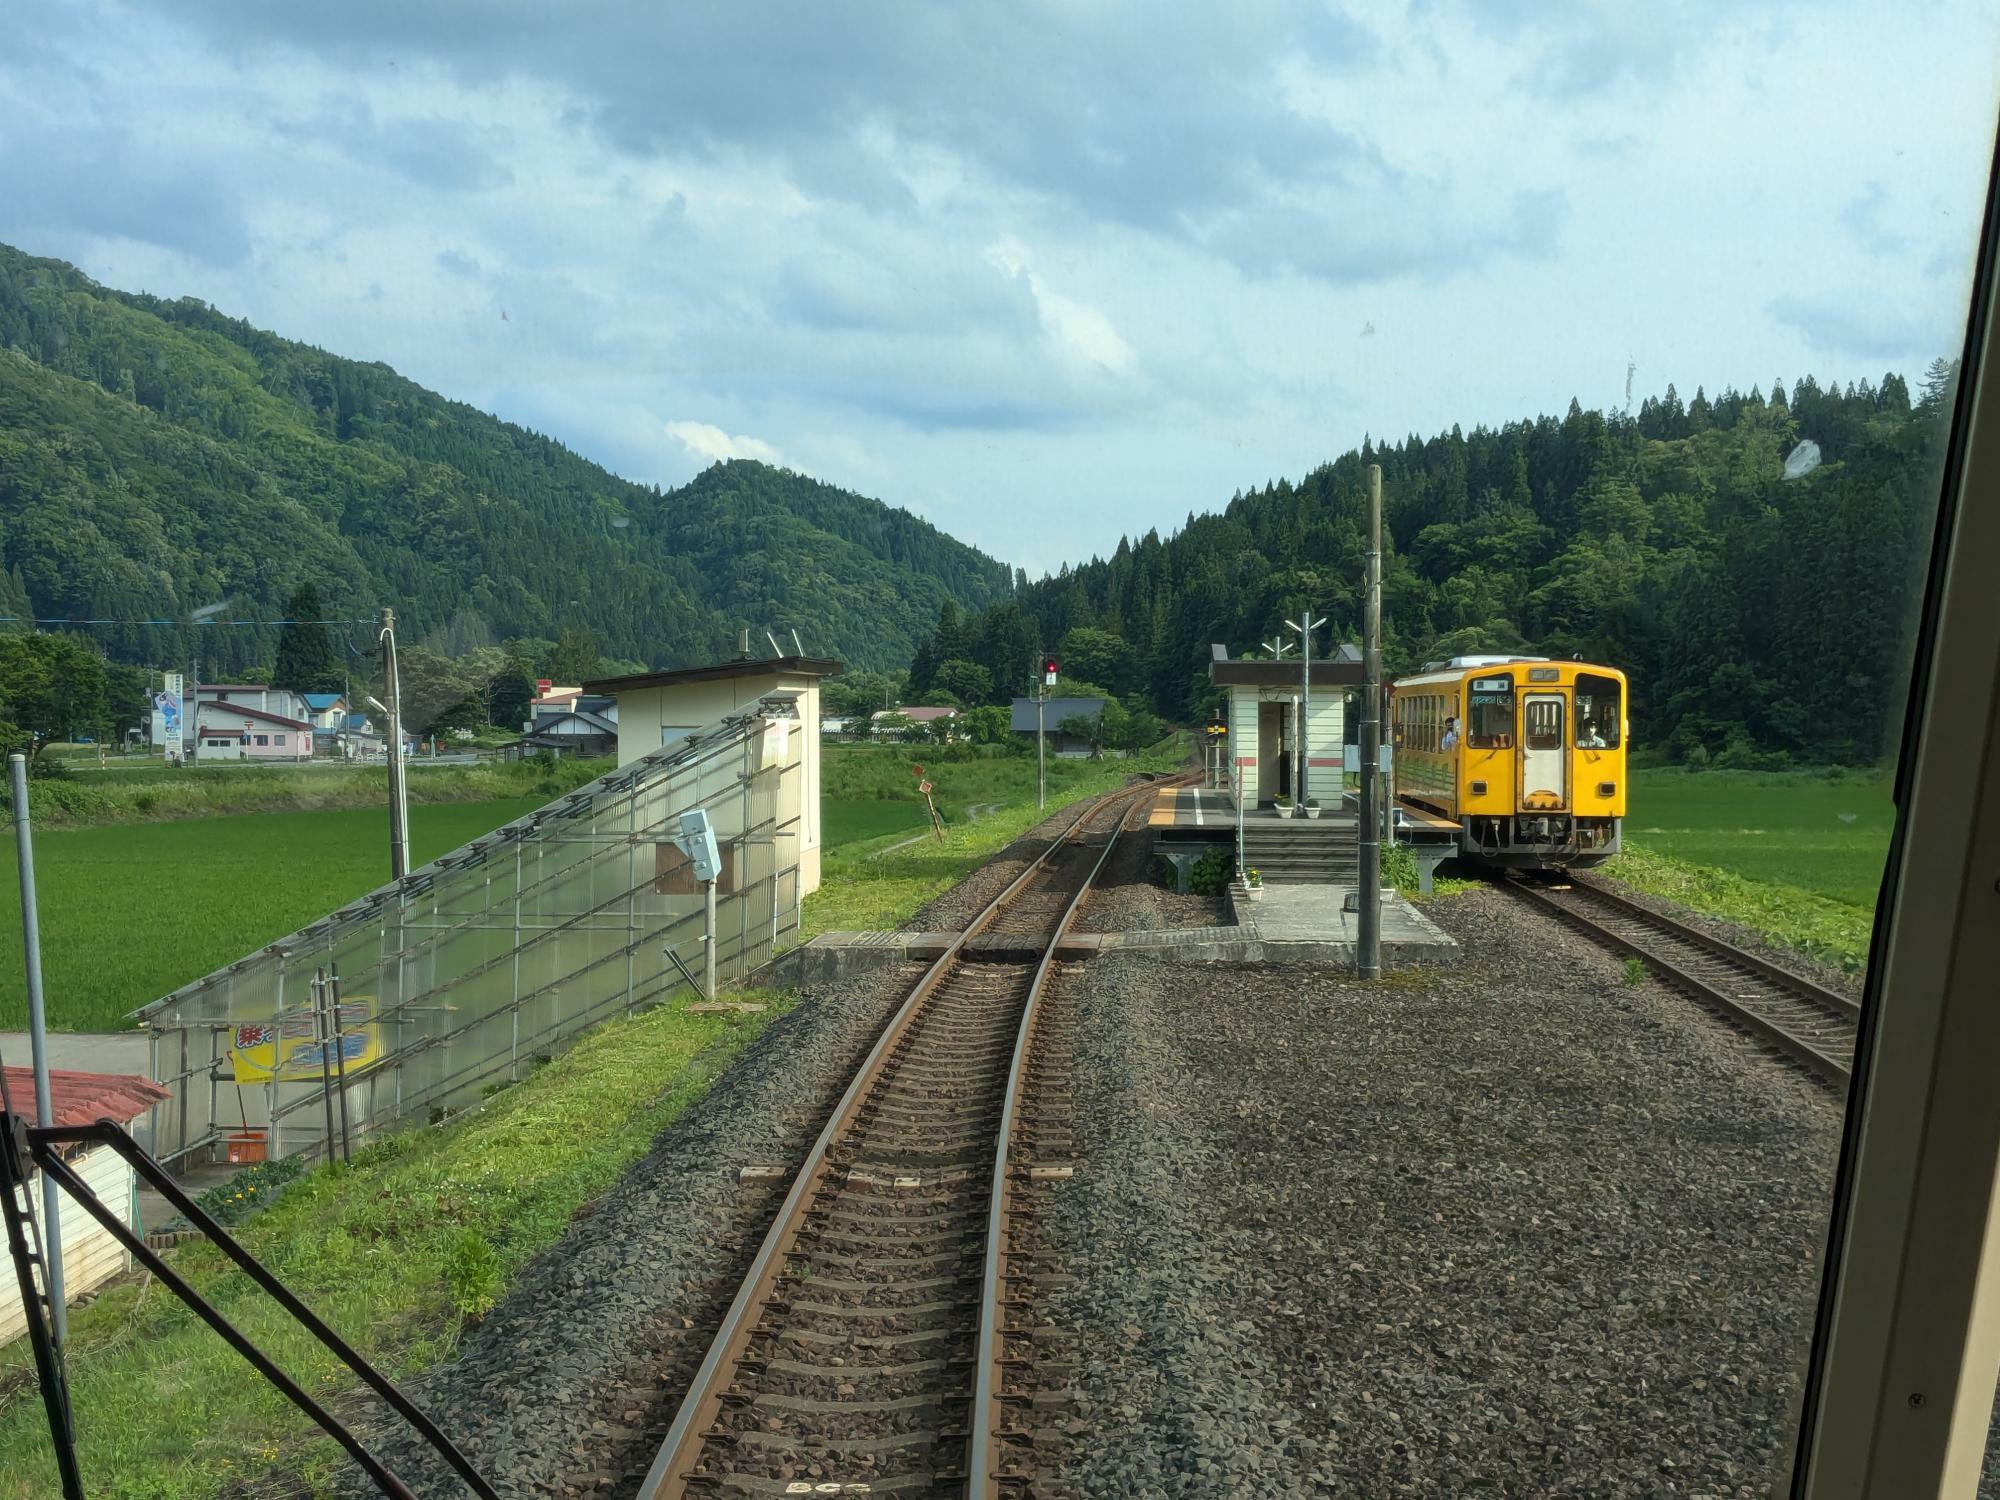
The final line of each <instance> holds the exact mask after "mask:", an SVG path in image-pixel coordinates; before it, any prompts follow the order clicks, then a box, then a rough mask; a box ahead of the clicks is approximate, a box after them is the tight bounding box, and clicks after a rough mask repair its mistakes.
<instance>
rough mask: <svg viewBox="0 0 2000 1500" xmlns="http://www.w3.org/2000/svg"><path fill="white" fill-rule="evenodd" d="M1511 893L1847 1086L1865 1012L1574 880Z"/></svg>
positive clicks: (1514, 884) (1517, 885) (1516, 884)
mask: <svg viewBox="0 0 2000 1500" xmlns="http://www.w3.org/2000/svg"><path fill="white" fill-rule="evenodd" d="M1503 883H1504V884H1505V885H1506V886H1507V888H1508V889H1509V890H1512V891H1514V892H1516V893H1517V894H1519V895H1521V896H1523V897H1525V898H1527V899H1528V900H1531V901H1533V902H1535V903H1536V904H1537V905H1540V906H1541V907H1543V908H1544V909H1545V910H1548V911H1551V912H1553V913H1555V915H1556V916H1558V917H1559V918H1561V919H1562V920H1563V921H1564V922H1566V923H1568V924H1569V925H1570V926H1571V927H1574V928H1576V929H1577V930H1578V931H1580V932H1583V933H1585V934H1586V935H1588V936H1590V937H1593V938H1595V939H1597V940H1598V941H1599V942H1601V943H1604V944H1606V945H1607V946H1609V947H1611V948H1614V949H1616V950H1617V951H1618V952H1620V953H1623V954H1626V955H1627V956H1628V957H1632V958H1636V959H1638V960H1639V961H1640V962H1642V963H1644V964H1645V965H1646V966H1647V967H1648V968H1650V969H1652V970H1653V971H1654V972H1655V973H1657V974H1659V975H1660V977H1661V978H1663V979H1665V980H1666V981H1667V982H1668V983H1670V984H1672V985H1674V986H1676V987H1677V988H1679V989H1681V990H1683V991H1685V992H1686V993H1688V994H1690V995H1692V996H1693V997H1694V998H1695V999H1697V1000H1699V1001H1700V1002H1702V1003H1703V1004H1705V1005H1707V1006H1709V1007H1710V1008H1711V1009H1713V1010H1715V1011H1717V1012H1719V1013H1720V1014H1721V1015H1723V1016H1724V1017H1725V1018H1726V1019H1728V1020H1729V1021H1731V1022H1732V1023H1733V1024H1735V1025H1737V1026H1740V1027H1741V1028H1743V1029H1744V1030H1745V1031H1748V1032H1750V1033H1751V1034H1752V1035H1753V1036H1755V1037H1756V1038H1757V1039H1758V1040H1759V1041H1761V1042H1764V1043H1765V1044H1766V1045H1768V1046H1770V1047H1772V1048H1774V1049H1776V1050H1777V1051H1778V1052H1780V1053H1781V1054H1783V1055H1784V1056H1785V1057H1787V1058H1789V1059H1790V1060H1791V1061H1793V1062H1795V1063H1797V1064H1799V1065H1800V1066H1801V1067H1803V1068H1805V1069H1806V1070H1807V1071H1808V1072H1810V1073H1812V1074H1814V1075H1815V1076H1816V1077H1818V1078H1820V1079H1823V1080H1824V1081H1826V1082H1827V1083H1830V1084H1834V1085H1836V1086H1840V1087H1845V1085H1846V1083H1847V1080H1848V1076H1849V1073H1850V1071H1851V1068H1852V1063H1853V1054H1854V1035H1855V1030H1856V1027H1857V1026H1858V1025H1859V1023H1860V1019H1861V1007H1860V1006H1859V1005H1857V1004H1856V1003H1855V1002H1854V1001H1852V1000H1850V999H1848V998H1847V997H1846V996H1845V995H1839V994H1835V993H1834V992H1833V991H1832V990H1829V989H1827V988H1826V987H1825V986H1823V985H1819V984H1815V983H1814V982H1813V981H1812V980H1810V979H1807V978H1806V977H1805V976H1804V975H1802V974H1795V973H1793V972H1792V971H1791V970H1789V969H1786V968H1783V967H1781V966H1779V965H1777V964H1774V963H1772V962H1771V961H1770V960H1768V959H1765V958H1760V957H1759V956H1758V955H1756V954H1754V953H1751V952H1748V951H1746V950H1745V949H1742V948H1739V947H1737V946H1736V945H1735V944H1734V943H1729V942H1725V941H1723V940H1722V939H1721V938H1718V937H1715V936H1713V935H1711V934H1709V933H1706V932H1703V931H1701V930H1700V929H1698V928H1695V927H1691V926H1689V925H1688V924H1687V923H1685V922H1681V921H1677V920H1676V919H1675V918H1673V917H1669V916H1666V915H1664V914H1663V913H1660V912H1656V911H1654V910H1652V909H1651V908H1650V907H1645V906H1641V905H1640V904H1639V903H1638V902H1636V901H1632V900H1629V899H1628V898H1626V897H1624V896H1621V895H1619V894H1618V893H1617V892H1616V891H1612V890H1608V889H1606V888H1605V887H1604V886H1601V885H1599V884H1597V883H1596V882H1595V881H1588V880H1582V879H1579V878H1578V877H1576V876H1573V875H1572V876H1570V877H1569V880H1568V883H1567V884H1566V885H1560V886H1546V885H1538V884H1536V883H1534V882H1533V881H1532V880H1529V879H1526V878H1522V877H1518V876H1517V877H1511V878H1508V879H1506V880H1505V881H1504V882H1503Z"/></svg>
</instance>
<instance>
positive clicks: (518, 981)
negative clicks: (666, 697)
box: [135, 693, 804, 1162]
mask: <svg viewBox="0 0 2000 1500" xmlns="http://www.w3.org/2000/svg"><path fill="white" fill-rule="evenodd" d="M801 727H802V725H801V720H800V712H799V704H798V699H797V695H796V694H793V693H777V694H773V695H771V696H769V697H767V698H764V699H763V700H761V701H760V702H759V703H758V704H756V705H755V707H754V708H753V709H752V710H750V711H748V712H746V713H743V714H741V715H737V716H733V717H730V718H726V719H723V720H721V721H720V722H718V723H715V724H712V725H710V726H708V727H706V728H704V729H701V730H698V731H696V732H695V733H693V734H691V735H688V736H686V737H685V738H682V739H679V740H676V741H675V742H674V743H673V744H671V745H669V746H666V747H664V748H662V749H660V750H658V751H656V752H654V753H652V754H650V755H647V756H644V757H642V758H640V759H638V760H635V761H633V762H632V763H630V764H629V765H625V766H621V767H620V768H619V769H618V770H616V771H614V772H612V773H611V774H610V775H608V776H604V777H602V778H600V779H599V780H597V781H595V782H593V783H592V784H590V785H589V786H586V787H584V788H582V789H581V790H578V791H576V792H572V793H570V794H568V795H566V796H564V797H560V798H558V799H557V800H556V801H554V802H551V803H550V804H549V805H548V806H546V807H543V808H541V809H539V810H538V811H536V812H533V813H530V814H529V815H527V816H526V817H523V818H520V819H518V820H517V821H515V822H513V823H509V824H508V825H507V826H505V827H504V828H500V829H496V830H495V831H494V832H492V833H490V834H487V835H486V836H484V837H483V838H477V839H474V840H473V841H472V842H470V843H468V844H466V845H464V846H463V847H462V848H459V849H456V850H454V851H452V852H451V853H450V854H447V855H445V856H444V857H442V858H441V859H437V860H434V861H433V862H432V863H430V864H428V865H425V866H424V867H422V868H421V869H418V870H413V871H411V872H410V874H408V875H407V876H405V877H403V878H402V879H401V880H398V881H393V882H391V883H390V884H388V885H385V886H383V887H381V888H380V889H378V890H376V891H374V892H372V893H371V894H369V895H368V896H366V897H363V898H362V899H361V900H359V901H357V902H354V903H353V904H352V905H349V906H345V907H342V908H341V909H340V910H338V911H336V912H333V913H332V914H331V915H329V916H327V917H325V918H323V919H322V920H320V921H318V922H315V923H313V924H311V925H310V926H308V927H304V928H301V929H300V930H299V931H297V932H295V933H293V934H291V936H289V937H286V938H282V939H280V940H279V941H277V942H275V943H271V944H269V945H267V946H266V947H263V948H260V949H259V950H258V951H256V952H255V953H251V954H249V955H247V956H246V957H244V958H242V959H239V960H238V961H237V962H235V963H233V964H230V965H228V966H227V967H225V968H222V969H218V970H216V971H215V972H214V973H213V974H210V975H207V976H206V977H205V978H202V979H199V980H196V981H195V982H194V983H192V984H189V985H186V986H184V987H182V988H181V989H178V990H176V991H174V993H172V994H170V995H167V996H165V997H164V998H162V999H160V1000H157V1001H155V1002H154V1003H153V1004H151V1005H148V1006H146V1007H145V1008H144V1009H142V1010H140V1011H138V1012H137V1013H136V1017H135V1018H136V1020H137V1021H138V1023H139V1024H140V1025H141V1026H143V1027H144V1028H145V1029H146V1031H147V1033H148V1036H149V1039H150V1058H151V1063H152V1067H151V1072H152V1076H153V1077H154V1079H155V1080H157V1081H158V1082H159V1083H161V1084H162V1085H163V1086H164V1087H166V1088H167V1089H168V1090H169V1091H170V1093H171V1096H172V1097H171V1098H169V1099H168V1100H166V1101H164V1102H162V1103H161V1104H159V1105H158V1106H156V1107H155V1108H154V1110H153V1111H152V1114H151V1119H150V1122H149V1124H148V1126H147V1127H145V1128H144V1129H143V1130H142V1132H141V1141H142V1143H143V1144H145V1145H147V1146H148V1147H149V1149H151V1150H152V1152H153V1153H154V1154H155V1155H156V1156H159V1157H161V1158H162V1159H164V1160H166V1161H169V1162H174V1161H181V1160H187V1159H190V1158H200V1157H203V1156H208V1157H212V1158H218V1159H219V1158H223V1157H225V1156H227V1157H228V1158H229V1159H231V1160H243V1161H254V1160H258V1159H261V1158H264V1157H266V1156H268V1157H269V1158H272V1159H275V1158H278V1157H282V1156H293V1155H305V1154H319V1153H326V1152H330V1151H332V1150H333V1149H334V1146H335V1142H336V1141H340V1142H342V1143H353V1142H358V1141H360V1140H363V1139H365V1138H366V1137H368V1136H370V1135H372V1134H375V1133H377V1132H380V1131H382V1130H384V1129H386V1128H389V1127H392V1126H394V1125H396V1124H398V1123H406V1122H411V1121H423V1120H437V1119H441V1118H443V1117H444V1116H446V1115H448V1114H451V1113H453V1112H455V1111H457V1110H459V1109H462V1108H464V1107H465V1106H467V1105H468V1104H472V1103H475V1102H476V1101H477V1100H479V1099H480V1098H481V1097H483V1096H484V1095H485V1094H486V1093H489V1092H491V1091H492V1090H493V1089H494V1088H495V1087H498V1086H502V1085H505V1084H507V1083H510V1082H512V1081H514V1080H516V1079H519V1078H520V1077H522V1076H524V1074H525V1073H526V1072H527V1071H528V1070H529V1069H531V1068H532V1067H534V1066H535V1064H536V1063H537V1062H540V1061H545V1060H547V1059H548V1058H549V1057H550V1056H551V1055H553V1054H554V1053H555V1052H557V1051H559V1050H561V1048H562V1047H563V1046H565V1045H566V1044H567V1043H568V1042H570V1041H571V1040H573V1039H574V1038H575V1037H576V1036H577V1035H578V1034H579V1033H580V1032H582V1031H584V1030H586V1029H587V1028H589V1027H591V1026H594V1025H596V1024H597V1023H598V1022H600V1021H603V1020H606V1019H608V1018H610V1017H612V1016H617V1015H621V1014H626V1013H629V1012H632V1011H635V1010H639V1009H641V1008H644V1007H647V1006H653V1005H659V1004H662V1003H665V1002H667V1001H669V1000H672V999H674V998H676V997H677V996H679V997H683V998H685V997H687V996H688V995H690V994H692V993H695V992H697V991H698V990H699V988H700V984H701V981H702V976H703V971H704V962H705V958H706V954H705V952H704V949H705V947H706V945H707V943H708V941H709V933H708V931H707V920H708V919H707V914H706V891H705V890H704V887H703V886H702V884H701V883H700V882H699V881H697V880H696V879H695V876H694V867H693V865H692V864H691V862H690V860H689V858H688V856H687V854H686V853H685V852H684V851H683V849H682V847H681V845H680V843H679V842H678V838H679V835H680V833H681V816H682V814H683V813H687V812H690V811H692V810H694V809H697V808H699V809H702V810H703V811H705V812H706V813H707V814H708V818H709V822H710V825H711V826H712V828H713V830H714V833H715V838H716V842H717V845H718V847H719V851H720V854H721V871H720V874H719V876H718V878H717V880H716V882H715V931H714V934H713V942H714V945H715V968H716V973H717V975H718V977H719V979H722V980H740V979H742V978H743V977H744V976H746V975H748V974H749V973H750V972H751V971H753V970H754V969H756V968H757V967H758V966H759V965H760V964H762V963H764V962H765V961H766V960H768V959H769V958H770V957H771V956H772V954H773V953H774V952H775V951H776V949H777V947H778V945H779V944H780V943H781V942H782V941H783V939H784V938H785V936H786V935H787V934H788V933H792V932H795V931H796V930H797V927H798V923H799V906H800V887H799V862H798V845H799V830H800V826H801V823H800V818H801V812H802V809H801V806H800V800H801V795H802V787H803V783H804V777H803V774H802V770H801V760H802V754H803V744H802V741H803V735H802V734H801V733H800V730H801ZM419 815H421V810H420V811H419Z"/></svg>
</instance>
